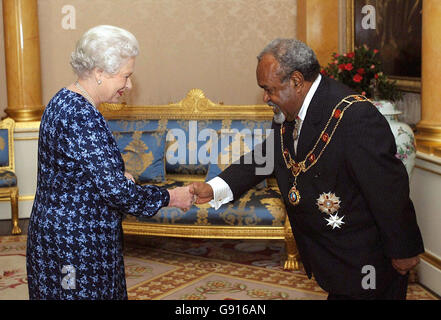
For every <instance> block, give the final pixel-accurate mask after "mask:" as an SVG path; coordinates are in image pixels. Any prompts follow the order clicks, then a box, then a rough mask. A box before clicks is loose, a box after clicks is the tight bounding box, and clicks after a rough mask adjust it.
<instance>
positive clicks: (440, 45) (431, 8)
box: [416, 0, 441, 157]
mask: <svg viewBox="0 0 441 320" xmlns="http://www.w3.org/2000/svg"><path fill="white" fill-rule="evenodd" d="M440 17H441V1H439V0H423V38H422V70H421V121H420V122H419V123H418V124H417V134H416V144H417V148H418V151H421V152H424V153H428V154H433V155H436V156H439V157H441V105H440V98H439V94H440V88H439V84H440V82H441V32H440V30H441V19H440Z"/></svg>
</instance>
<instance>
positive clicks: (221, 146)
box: [100, 89, 299, 270]
mask: <svg viewBox="0 0 441 320" xmlns="http://www.w3.org/2000/svg"><path fill="white" fill-rule="evenodd" d="M100 108H101V112H102V113H103V115H104V117H105V118H106V120H107V121H108V124H109V127H110V129H111V130H112V132H113V133H114V136H115V139H116V141H117V144H118V146H119V148H120V151H121V154H122V156H123V159H124V162H125V165H126V171H128V172H130V173H131V174H132V175H133V176H134V177H135V179H136V181H137V182H138V183H140V184H156V185H161V186H164V187H167V188H171V187H174V186H182V185H185V184H188V183H190V182H192V181H204V180H205V181H208V180H209V179H211V178H212V177H214V176H216V175H217V174H218V173H219V172H220V171H221V170H223V169H224V168H225V167H226V166H228V165H229V164H230V163H231V162H233V161H235V160H236V159H238V158H239V157H240V155H242V154H245V153H247V152H248V151H249V150H251V149H252V148H253V147H254V146H255V145H256V144H258V143H259V142H260V141H262V139H263V138H264V137H265V135H266V134H268V133H269V129H270V127H271V119H272V111H271V109H270V108H268V107H267V106H264V105H249V106H246V105H240V106H239V105H236V106H226V105H223V104H216V103H213V102H212V101H210V100H209V99H207V98H206V97H205V96H204V94H203V92H202V91H201V90H198V89H193V90H191V91H190V92H189V93H188V94H187V96H186V97H185V98H184V99H183V100H181V101H180V102H178V103H174V104H169V105H160V106H123V105H102V106H101V107H100ZM118 109H120V110H118ZM123 229H124V232H125V233H126V234H137V235H153V236H169V237H192V238H229V239H284V240H285V243H286V252H287V258H286V261H285V262H284V268H285V269H289V270H296V269H298V268H299V261H298V254H297V249H296V245H295V242H294V238H293V235H292V232H291V226H290V224H289V220H288V219H287V216H286V211H285V206H284V204H283V202H282V200H281V199H280V193H279V190H278V188H277V185H276V184H275V181H274V180H273V179H271V178H270V179H266V180H264V181H262V182H261V183H260V184H259V185H258V186H256V188H254V189H251V190H250V191H248V192H247V193H245V194H244V195H243V196H242V197H241V198H240V199H237V200H236V201H234V202H232V203H228V204H225V205H223V206H222V207H221V208H219V209H218V210H214V209H213V208H211V207H210V205H208V204H206V205H199V206H193V207H192V208H191V209H190V210H189V211H187V212H183V211H182V210H180V209H178V208H169V207H166V208H162V209H161V210H160V211H159V212H158V213H157V214H156V215H155V216H154V217H152V218H148V219H147V218H135V217H133V216H127V217H126V218H125V220H124V222H123Z"/></svg>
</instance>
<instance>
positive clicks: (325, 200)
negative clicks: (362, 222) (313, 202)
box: [317, 192, 344, 230]
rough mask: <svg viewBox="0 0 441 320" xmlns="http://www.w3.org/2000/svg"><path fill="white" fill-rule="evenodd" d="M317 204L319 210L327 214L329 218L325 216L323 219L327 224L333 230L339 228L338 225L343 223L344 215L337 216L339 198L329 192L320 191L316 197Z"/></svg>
mask: <svg viewBox="0 0 441 320" xmlns="http://www.w3.org/2000/svg"><path fill="white" fill-rule="evenodd" d="M317 206H318V208H319V210H320V211H321V212H323V213H325V214H327V215H329V218H325V220H326V221H327V222H328V224H327V226H331V227H332V229H333V230H334V229H335V228H339V229H340V226H341V225H342V224H344V222H343V218H344V216H343V217H341V218H340V217H339V216H338V209H340V198H339V197H337V196H336V195H335V194H334V193H331V192H328V193H322V194H321V195H320V197H319V198H318V199H317ZM334 213H335V214H334Z"/></svg>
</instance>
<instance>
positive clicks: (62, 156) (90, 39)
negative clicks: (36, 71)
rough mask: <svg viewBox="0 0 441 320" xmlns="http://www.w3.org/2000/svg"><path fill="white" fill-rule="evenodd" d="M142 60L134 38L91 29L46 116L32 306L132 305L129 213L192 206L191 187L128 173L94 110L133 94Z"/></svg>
mask: <svg viewBox="0 0 441 320" xmlns="http://www.w3.org/2000/svg"><path fill="white" fill-rule="evenodd" d="M137 55H138V42H137V40H136V39H135V37H134V36H133V35H132V34H131V33H129V32H128V31H126V30H123V29H120V28H117V27H113V26H98V27H95V28H92V29H90V30H89V31H87V32H86V33H85V34H84V35H83V37H82V38H81V39H80V40H79V41H78V43H77V46H76V49H75V51H74V52H73V53H72V58H71V65H72V67H73V69H74V71H75V73H76V74H77V75H78V80H77V81H76V82H75V83H74V84H71V85H69V86H68V87H66V88H63V89H61V90H60V91H59V92H58V93H57V94H56V95H55V96H54V97H53V98H52V99H51V101H50V102H49V104H48V105H47V107H46V109H45V111H44V114H43V116H42V119H41V126H40V137H39V147H38V182H37V191H36V195H35V201H34V206H33V208H32V213H31V219H30V223H29V230H28V243H27V256H26V259H27V273H28V285H29V297H30V299H127V291H126V282H125V274H124V262H123V252H122V244H123V239H122V228H121V221H122V218H123V214H125V213H127V214H132V215H136V216H146V217H150V216H153V215H154V214H156V213H157V212H158V210H159V209H160V208H161V207H164V206H174V207H180V208H182V209H183V210H187V209H188V208H189V207H190V206H191V205H192V202H193V194H192V192H190V189H189V187H180V188H176V189H171V190H167V189H163V188H160V187H157V186H152V185H147V186H140V185H136V184H135V183H134V182H133V180H132V178H131V177H130V175H128V174H126V175H125V173H124V163H123V160H122V158H121V154H120V152H119V150H118V147H117V145H116V142H115V140H114V138H113V136H112V133H111V132H110V131H109V128H108V126H107V124H106V121H105V120H104V118H103V116H102V115H101V113H100V112H99V111H98V109H97V108H96V107H97V106H98V105H99V104H100V103H103V102H109V103H115V102H118V98H119V97H120V96H121V95H122V94H123V93H124V92H125V91H126V90H129V89H130V88H131V87H132V83H131V80H130V76H131V75H132V73H133V71H134V66H135V57H136V56H137Z"/></svg>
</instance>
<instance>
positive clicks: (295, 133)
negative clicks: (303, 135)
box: [292, 117, 301, 141]
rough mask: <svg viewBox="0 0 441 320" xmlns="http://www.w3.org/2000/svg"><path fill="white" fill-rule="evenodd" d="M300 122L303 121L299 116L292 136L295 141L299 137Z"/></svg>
mask: <svg viewBox="0 0 441 320" xmlns="http://www.w3.org/2000/svg"><path fill="white" fill-rule="evenodd" d="M300 123H301V120H300V118H299V117H297V118H296V121H295V124H294V130H293V132H292V138H293V139H294V141H296V140H297V139H298V138H299V132H300Z"/></svg>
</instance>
